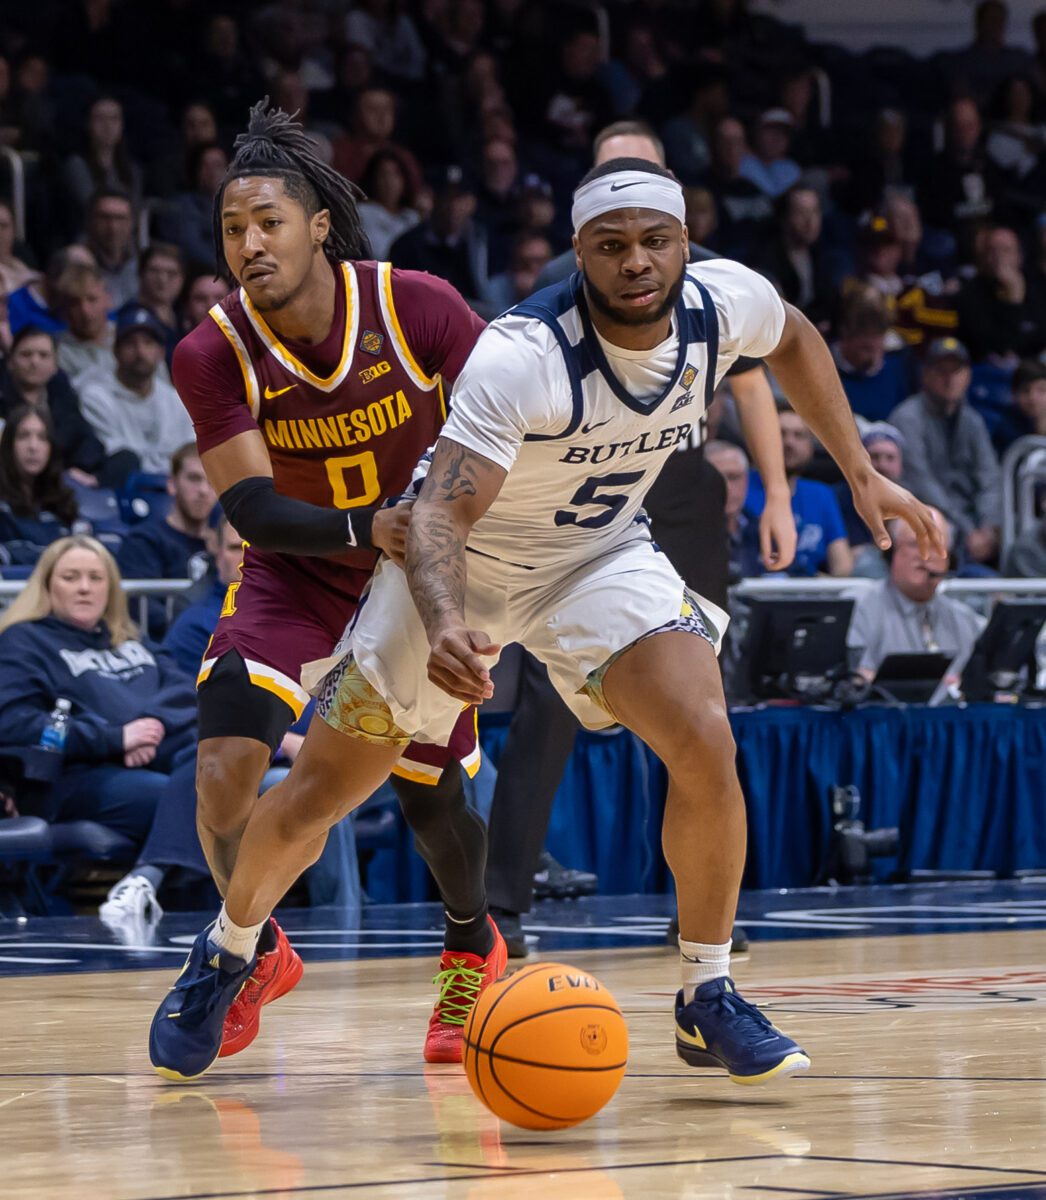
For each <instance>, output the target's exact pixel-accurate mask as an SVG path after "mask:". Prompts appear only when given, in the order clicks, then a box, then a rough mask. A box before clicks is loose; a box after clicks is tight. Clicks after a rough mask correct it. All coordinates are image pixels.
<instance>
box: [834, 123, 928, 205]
mask: <svg viewBox="0 0 1046 1200" xmlns="http://www.w3.org/2000/svg"><path fill="white" fill-rule="evenodd" d="M915 178H916V172H915V168H914V165H913V164H912V162H911V156H910V154H909V153H908V118H907V117H906V116H905V115H904V113H903V112H901V111H899V110H898V109H896V108H881V109H879V111H878V112H877V113H876V115H875V128H874V133H873V138H872V144H871V145H870V146H869V145H867V144H866V143H865V142H864V141H863V140H862V141H860V142H859V144H858V145H856V146H855V147H854V159H853V161H852V163H851V165H850V179H849V182H848V184H847V187H846V195H845V203H846V207H847V209H848V210H849V211H850V212H852V213H862V212H867V211H868V210H869V209H876V208H879V207H880V205H882V203H883V200H884V199H885V196H886V191H887V189H888V188H893V189H898V190H901V189H903V190H905V191H907V192H910V191H912V190H914V189H913V188H912V185H913V184H914V182H915Z"/></svg>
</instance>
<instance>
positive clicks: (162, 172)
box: [148, 100, 218, 196]
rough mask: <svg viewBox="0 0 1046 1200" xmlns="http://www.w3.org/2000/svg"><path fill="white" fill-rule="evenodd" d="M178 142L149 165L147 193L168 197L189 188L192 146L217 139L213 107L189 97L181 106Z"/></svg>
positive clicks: (203, 101)
mask: <svg viewBox="0 0 1046 1200" xmlns="http://www.w3.org/2000/svg"><path fill="white" fill-rule="evenodd" d="M178 128H179V133H178V141H177V142H176V144H175V145H173V146H172V147H171V149H170V150H169V151H167V152H166V153H161V154H159V155H158V156H157V157H156V158H155V159H154V160H153V162H151V163H150V164H149V191H148V194H149V195H150V196H170V195H173V194H174V193H175V192H183V191H186V190H187V189H189V188H190V187H192V183H191V181H190V176H189V170H188V167H189V155H190V154H191V153H192V151H193V149H194V148H195V147H196V146H201V145H204V144H205V143H206V144H211V143H214V142H217V140H218V122H217V120H216V119H215V116H214V109H213V108H211V106H210V105H209V104H208V103H207V102H206V101H205V100H190V101H189V103H188V104H186V105H185V107H184V108H183V109H182V115H181V120H180V121H179V126H178Z"/></svg>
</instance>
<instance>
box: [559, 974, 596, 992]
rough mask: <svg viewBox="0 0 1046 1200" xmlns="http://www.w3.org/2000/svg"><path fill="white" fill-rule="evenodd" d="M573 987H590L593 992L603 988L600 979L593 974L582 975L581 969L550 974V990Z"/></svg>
mask: <svg viewBox="0 0 1046 1200" xmlns="http://www.w3.org/2000/svg"><path fill="white" fill-rule="evenodd" d="M571 988H588V989H589V990H590V991H593V992H601V991H602V990H603V988H602V986H601V984H600V983H599V980H598V979H593V978H592V976H591V975H582V974H581V972H580V971H579V972H578V973H577V974H568V975H550V976H549V977H548V990H549V991H550V992H564V991H567V990H568V989H571Z"/></svg>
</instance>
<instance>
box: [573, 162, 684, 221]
mask: <svg viewBox="0 0 1046 1200" xmlns="http://www.w3.org/2000/svg"><path fill="white" fill-rule="evenodd" d="M619 208H652V209H653V210H654V212H661V213H667V214H668V215H669V216H670V217H675V218H676V220H677V221H678V222H679V224H680V225H684V224H686V204H685V203H684V201H683V189H682V187H680V185H679V184H678V183H677V182H676V180H674V179H669V178H667V177H666V176H664V175H654V174H653V173H652V172H650V171H615V172H614V173H613V174H612V175H600V177H599V178H598V179H593V180H592V182H591V183H586V184H585V185H584V187H580V188H578V190H577V191H576V192H575V193H574V206H573V208H572V209H571V210H570V219H571V220H572V221H573V223H574V232H575V233H577V232H578V231H579V230H580V229H581V227H582V226H584V225H587V224H588V222H589V221H591V220H592V219H593V218H594V217H599V216H602V215H603V213H608V212H614V210H615V209H619Z"/></svg>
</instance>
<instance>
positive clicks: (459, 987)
mask: <svg viewBox="0 0 1046 1200" xmlns="http://www.w3.org/2000/svg"><path fill="white" fill-rule="evenodd" d="M450 961H451V963H452V964H453V965H452V966H450V967H448V968H447V969H446V970H445V971H440V972H439V974H438V975H436V976H435V978H434V979H433V980H432V982H433V983H435V984H438V985H439V999H438V1000H437V1001H436V1011H437V1012H438V1014H439V1019H440V1020H441V1021H442V1022H443V1024H444V1025H464V1024H465V1022H466V1021H467V1020H468V1016H469V1013H470V1012H471V1011H472V1010H473V1008H474V1007H475V1004H476V1001H477V1000H478V999H479V993H480V989H481V988H482V987H483V985H484V984H485V983H486V981H487V976H486V973H485V971H474V970H473V969H472V968H471V967H467V966H465V960H464V959H463V958H452V959H451V960H450Z"/></svg>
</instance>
